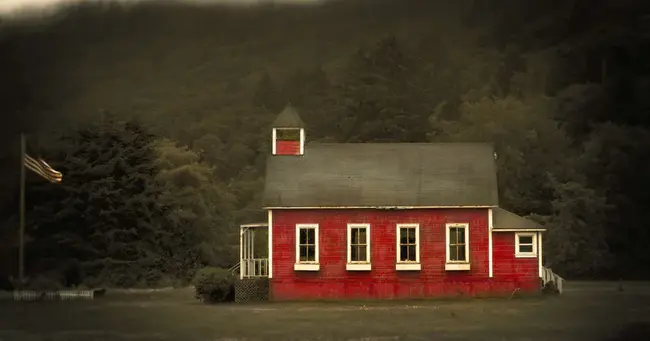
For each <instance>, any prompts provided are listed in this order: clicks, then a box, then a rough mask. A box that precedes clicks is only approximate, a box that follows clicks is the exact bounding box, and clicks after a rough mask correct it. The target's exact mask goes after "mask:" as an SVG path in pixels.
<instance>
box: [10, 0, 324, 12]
mask: <svg viewBox="0 0 650 341" xmlns="http://www.w3.org/2000/svg"><path fill="white" fill-rule="evenodd" d="M80 1H86V2H92V1H96V0H0V16H2V15H8V14H13V13H16V12H17V11H23V10H36V11H39V10H49V9H52V8H56V5H59V4H62V3H70V2H80ZM114 1H119V2H138V1H145V0H114ZM148 1H156V0H148ZM177 1H180V2H183V1H185V2H191V3H201V2H205V3H229V4H236V3H240V4H254V3H263V2H276V3H316V2H320V1H321V0H177Z"/></svg>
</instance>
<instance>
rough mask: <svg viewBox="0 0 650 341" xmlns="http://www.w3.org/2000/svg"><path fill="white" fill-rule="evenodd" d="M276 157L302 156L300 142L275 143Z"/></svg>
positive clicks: (278, 141) (280, 141)
mask: <svg viewBox="0 0 650 341" xmlns="http://www.w3.org/2000/svg"><path fill="white" fill-rule="evenodd" d="M275 154H276V155H300V141H282V140H277V141H275Z"/></svg>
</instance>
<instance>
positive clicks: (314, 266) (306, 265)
mask: <svg viewBox="0 0 650 341" xmlns="http://www.w3.org/2000/svg"><path fill="white" fill-rule="evenodd" d="M301 229H314V238H315V239H316V240H315V244H316V247H315V248H316V252H315V258H314V259H315V261H313V262H305V261H300V230H301ZM319 248H320V245H319V237H318V224H296V263H295V264H294V265H293V269H294V270H296V271H318V270H320V263H319V250H318V249H319Z"/></svg>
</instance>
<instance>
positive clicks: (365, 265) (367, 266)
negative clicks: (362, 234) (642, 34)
mask: <svg viewBox="0 0 650 341" xmlns="http://www.w3.org/2000/svg"><path fill="white" fill-rule="evenodd" d="M359 227H363V228H365V229H366V260H367V261H366V262H353V261H352V253H351V250H350V246H351V245H350V244H351V242H352V229H353V228H359ZM370 239H371V238H370V224H348V241H347V243H346V249H347V254H348V261H347V264H346V266H345V268H346V270H348V271H369V270H371V269H372V265H371V259H370Z"/></svg>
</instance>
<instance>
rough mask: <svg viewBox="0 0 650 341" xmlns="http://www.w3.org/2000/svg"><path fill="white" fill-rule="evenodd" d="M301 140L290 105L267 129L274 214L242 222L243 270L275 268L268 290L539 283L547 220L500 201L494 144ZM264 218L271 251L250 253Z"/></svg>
mask: <svg viewBox="0 0 650 341" xmlns="http://www.w3.org/2000/svg"><path fill="white" fill-rule="evenodd" d="M305 139H306V138H305V130H304V126H303V124H302V122H301V120H300V118H299V116H298V114H297V113H296V111H295V110H293V109H292V108H291V107H290V106H289V107H287V108H286V109H285V110H284V111H283V112H282V113H281V114H280V115H279V117H278V118H277V120H276V121H275V123H274V124H273V129H272V143H273V147H272V153H271V154H272V155H271V156H270V157H269V158H268V161H267V168H266V184H265V191H264V199H263V200H264V209H265V210H266V211H267V212H268V222H266V223H263V224H257V225H244V226H242V247H241V249H242V251H241V277H242V278H249V277H256V276H261V277H268V278H269V296H270V299H272V300H289V299H323V298H336V299H341V298H406V297H429V296H443V295H459V294H461V295H468V296H475V295H499V294H508V295H509V294H511V293H512V292H513V291H516V290H520V291H526V292H536V291H540V289H541V280H540V279H541V278H542V277H543V275H544V271H545V269H544V268H543V266H542V258H541V255H542V234H543V232H544V229H543V228H542V227H541V226H539V225H537V224H536V223H534V222H532V221H530V220H527V219H524V218H522V217H520V216H518V215H515V214H513V213H511V212H508V211H506V210H504V209H501V208H499V200H498V191H497V174H496V161H495V159H496V154H495V152H494V150H493V147H492V146H491V145H490V144H481V143H306V144H305ZM257 227H265V228H268V258H266V255H265V256H264V258H256V256H255V255H254V254H253V245H254V236H253V235H252V234H251V232H252V231H255V229H256V228H257ZM251 236H253V237H251Z"/></svg>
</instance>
